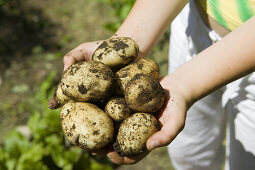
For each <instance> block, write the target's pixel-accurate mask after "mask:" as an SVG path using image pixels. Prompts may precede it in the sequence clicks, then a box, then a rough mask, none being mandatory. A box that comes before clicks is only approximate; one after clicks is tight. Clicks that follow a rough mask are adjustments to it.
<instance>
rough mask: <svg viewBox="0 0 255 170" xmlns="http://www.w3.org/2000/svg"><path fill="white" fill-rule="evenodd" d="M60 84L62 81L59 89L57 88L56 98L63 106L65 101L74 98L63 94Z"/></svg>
mask: <svg viewBox="0 0 255 170" xmlns="http://www.w3.org/2000/svg"><path fill="white" fill-rule="evenodd" d="M60 85H61V83H59V84H58V86H57V89H56V90H55V93H54V99H55V100H56V101H57V102H58V104H59V105H60V106H63V105H64V104H65V103H67V102H68V101H70V100H72V99H71V98H70V97H67V96H66V95H64V94H63V92H62V89H61V87H60Z"/></svg>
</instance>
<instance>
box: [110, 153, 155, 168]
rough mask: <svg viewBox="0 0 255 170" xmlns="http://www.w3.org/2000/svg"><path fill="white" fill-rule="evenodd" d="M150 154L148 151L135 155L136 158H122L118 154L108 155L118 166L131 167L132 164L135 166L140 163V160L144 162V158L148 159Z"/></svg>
mask: <svg viewBox="0 0 255 170" xmlns="http://www.w3.org/2000/svg"><path fill="white" fill-rule="evenodd" d="M149 153H150V151H148V150H146V151H144V152H142V153H141V154H138V155H135V156H124V157H123V156H120V155H119V154H118V153H117V152H114V151H113V152H109V153H108V154H107V156H108V157H109V159H110V160H111V161H112V162H113V163H115V164H118V165H120V164H121V165H131V164H135V163H137V162H139V161H140V160H142V159H143V158H144V157H146V156H147V155H148V154H149Z"/></svg>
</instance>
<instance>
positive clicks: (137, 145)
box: [113, 113, 158, 156]
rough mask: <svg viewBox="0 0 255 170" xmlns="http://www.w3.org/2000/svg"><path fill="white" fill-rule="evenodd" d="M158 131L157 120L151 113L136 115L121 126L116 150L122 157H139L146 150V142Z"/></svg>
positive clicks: (114, 146)
mask: <svg viewBox="0 0 255 170" xmlns="http://www.w3.org/2000/svg"><path fill="white" fill-rule="evenodd" d="M157 131H158V122H157V119H156V118H155V117H154V116H153V115H151V114H149V113H135V114H133V115H131V116H130V117H128V118H127V119H126V120H124V121H123V122H122V124H121V125H120V128H119V131H118V135H117V141H116V142H115V143H114V145H113V148H114V150H115V151H116V152H117V153H118V154H119V155H121V156H130V155H137V154H140V153H141V152H143V151H144V150H146V141H147V140H148V138H149V137H150V136H151V135H152V134H154V133H155V132H157Z"/></svg>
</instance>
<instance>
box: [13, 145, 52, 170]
mask: <svg viewBox="0 0 255 170" xmlns="http://www.w3.org/2000/svg"><path fill="white" fill-rule="evenodd" d="M44 155H45V152H44V147H43V144H42V143H35V144H34V145H33V146H32V147H31V148H30V149H29V150H27V151H26V152H25V153H23V154H22V155H21V157H20V159H19V161H18V164H17V170H27V169H35V170H36V169H38V170H39V169H40V170H48V167H47V166H46V165H45V164H43V162H42V159H43V157H44Z"/></svg>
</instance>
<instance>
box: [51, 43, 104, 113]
mask: <svg viewBox="0 0 255 170" xmlns="http://www.w3.org/2000/svg"><path fill="white" fill-rule="evenodd" d="M101 42H102V41H94V42H87V43H83V44H81V45H79V46H78V47H76V48H75V49H73V50H72V51H70V52H69V53H67V54H66V55H65V56H64V58H63V62H64V70H66V69H67V68H68V67H69V66H70V65H72V64H74V63H76V62H79V61H86V60H91V57H92V55H93V53H94V51H95V50H96V49H97V47H98V46H99V45H100V44H101ZM48 107H49V108H50V109H57V108H59V104H58V103H57V101H55V100H54V99H53V98H52V99H50V100H49V102H48Z"/></svg>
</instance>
